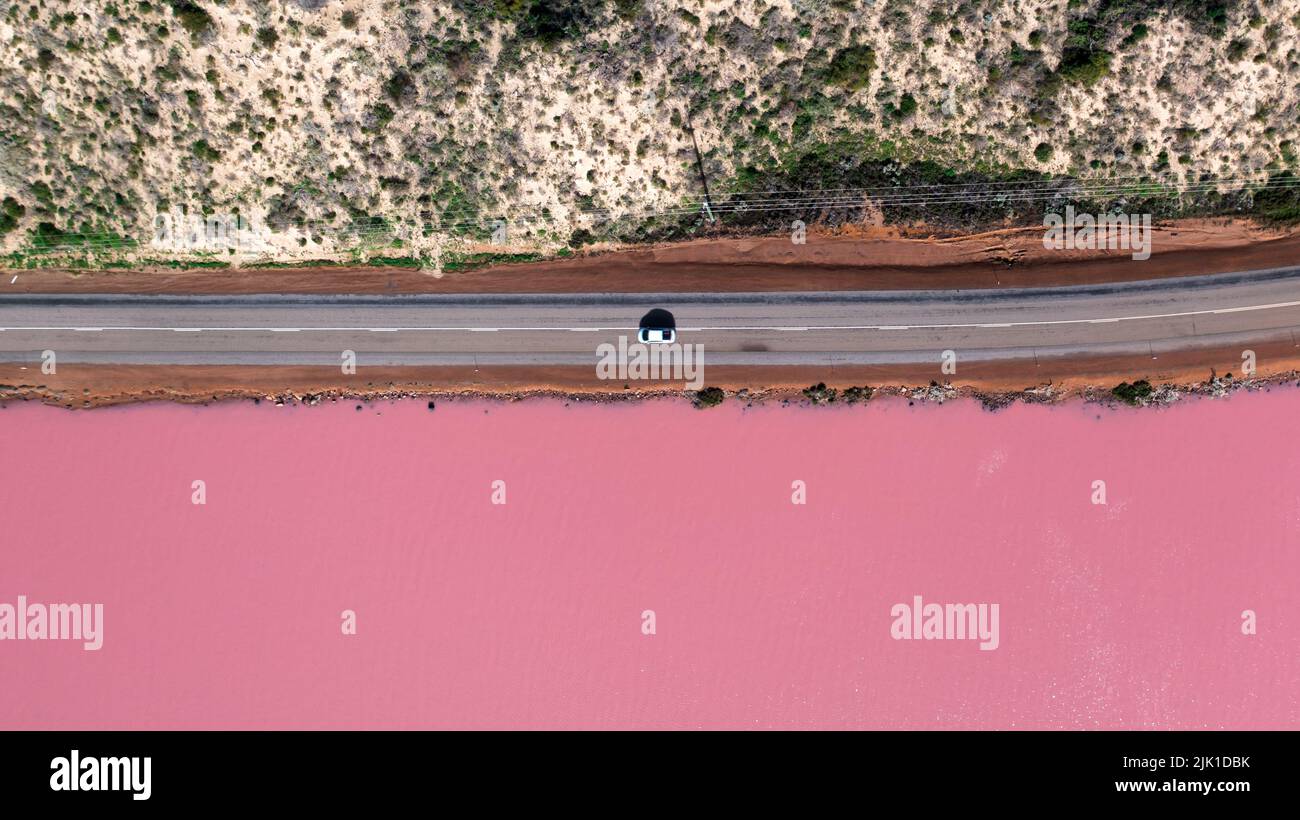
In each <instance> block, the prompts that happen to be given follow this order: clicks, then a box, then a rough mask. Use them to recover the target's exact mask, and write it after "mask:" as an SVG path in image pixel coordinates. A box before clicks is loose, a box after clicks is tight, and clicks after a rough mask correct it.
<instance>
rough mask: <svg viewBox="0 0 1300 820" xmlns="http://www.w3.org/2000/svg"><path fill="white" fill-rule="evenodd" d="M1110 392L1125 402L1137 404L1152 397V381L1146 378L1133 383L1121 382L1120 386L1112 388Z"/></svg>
mask: <svg viewBox="0 0 1300 820" xmlns="http://www.w3.org/2000/svg"><path fill="white" fill-rule="evenodd" d="M1110 392H1111V394H1112V395H1114V396H1115V398H1117V399H1119V400H1120V401H1122V402H1124V403H1125V404H1131V405H1134V406H1136V405H1139V404H1141V403H1142V402H1143V401H1145V400H1146V399H1148V398H1150V397H1151V392H1152V390H1151V382H1149V381H1147V380H1146V379H1140V380H1138V381H1135V382H1133V383H1132V384H1129V383H1128V382H1120V383H1119V385H1118V386H1116V387H1113V388H1111V391H1110Z"/></svg>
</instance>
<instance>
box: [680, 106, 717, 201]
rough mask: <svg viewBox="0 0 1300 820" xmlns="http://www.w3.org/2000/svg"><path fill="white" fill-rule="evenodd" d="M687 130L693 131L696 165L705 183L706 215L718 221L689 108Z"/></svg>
mask: <svg viewBox="0 0 1300 820" xmlns="http://www.w3.org/2000/svg"><path fill="white" fill-rule="evenodd" d="M686 130H687V131H690V132H691V145H692V146H694V147H695V167H696V168H697V169H698V170H699V172H700V183H701V184H703V185H704V216H705V217H707V218H708V220H709V221H710V222H717V219H715V218H714V216H713V208H712V207H711V201H712V197H710V195H709V178H708V176H707V175H706V174H705V173H704V157H703V156H701V155H700V143H699V141H698V140H696V139H695V126H694V125H693V124H692V123H691V112H690V110H689V109H687V111H686Z"/></svg>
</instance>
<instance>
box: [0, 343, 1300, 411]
mask: <svg viewBox="0 0 1300 820" xmlns="http://www.w3.org/2000/svg"><path fill="white" fill-rule="evenodd" d="M1252 349H1253V350H1254V351H1255V353H1256V356H1257V362H1258V364H1257V370H1256V372H1255V373H1254V374H1252V375H1251V376H1249V377H1245V378H1243V377H1242V376H1241V374H1240V372H1239V370H1240V366H1241V361H1242V360H1241V350H1240V348H1239V347H1236V346H1234V347H1231V348H1206V349H1197V350H1184V351H1177V352H1174V353H1166V354H1163V355H1162V356H1161V358H1160V359H1158V360H1152V359H1151V358H1150V357H1147V356H1093V357H1072V358H1059V359H1044V360H1041V361H1040V362H1039V363H1038V364H1037V365H1036V366H1031V367H1030V368H1029V369H1031V370H1033V372H1034V375H1029V374H1027V372H1026V370H1027V367H1026V364H1027V363H1025V362H1019V361H1015V362H1009V361H987V362H970V363H967V364H964V365H962V366H961V370H960V372H959V374H958V375H956V376H951V377H944V376H941V375H939V373H938V369H937V367H935V366H933V365H925V366H920V365H911V364H906V365H842V366H833V367H832V366H809V365H771V366H748V365H716V366H713V367H710V368H708V369H707V371H706V373H705V382H704V384H705V388H706V389H708V388H718V389H720V390H722V391H723V392H724V394H725V397H726V398H725V400H726V401H734V400H738V399H739V400H743V401H746V402H748V403H782V402H785V403H790V402H795V403H822V402H814V401H811V400H810V399H808V398H807V397H806V396H805V392H804V391H805V390H807V389H808V388H811V387H815V386H817V385H824V386H825V388H827V392H826V393H825V394H823V396H825V395H829V391H836V392H837V393H838V394H839V397H838V398H837V399H835V400H834V401H833V402H826V403H841V404H844V403H854V402H853V401H850V400H847V399H846V398H845V397H844V395H843V394H844V391H845V390H847V389H849V388H860V389H861V392H871V393H873V394H874V395H875V396H887V395H894V396H902V397H906V398H908V399H910V400H913V401H917V400H919V401H932V402H937V403H942V402H943V401H947V400H949V399H951V398H958V397H966V398H974V399H977V400H978V401H980V402H981V403H983V404H984V405H985V406H988V407H1000V406H1005V405H1007V404H1010V403H1012V402H1016V401H1027V402H1034V403H1056V402H1064V401H1071V400H1083V401H1103V402H1112V401H1113V402H1117V403H1119V400H1118V399H1117V398H1116V397H1115V396H1114V395H1113V394H1112V393H1111V390H1112V388H1114V387H1115V386H1117V385H1119V384H1120V383H1121V382H1129V383H1134V382H1139V381H1145V382H1148V383H1149V384H1150V385H1151V387H1152V393H1151V396H1150V398H1149V400H1145V401H1142V402H1140V403H1141V404H1167V403H1169V402H1170V401H1173V400H1176V398H1177V397H1179V396H1183V395H1211V396H1219V395H1225V394H1228V393H1234V392H1238V391H1240V390H1243V389H1258V388H1265V387H1271V386H1274V385H1282V384H1286V383H1288V382H1292V381H1297V380H1298V379H1300V348H1297V347H1296V346H1295V345H1294V344H1292V343H1290V342H1286V341H1273V342H1268V343H1262V344H1258V345H1255V346H1254V347H1253V348H1252ZM868 388H869V390H867V389H868ZM466 398H468V399H488V400H495V401H519V400H524V399H532V398H551V399H562V400H568V401H592V402H610V403H612V402H627V401H643V400H649V399H662V398H677V399H680V400H684V401H688V400H695V399H696V391H694V390H690V389H687V388H685V387H684V386H683V385H682V384H680V383H671V382H652V381H642V382H637V381H631V382H618V381H600V380H598V379H597V378H596V373H595V365H594V363H593V365H592V366H591V367H585V366H578V365H565V366H483V367H480V368H474V367H472V366H430V367H384V366H375V367H364V368H360V369H359V370H358V372H357V373H356V374H354V375H348V376H345V375H343V374H341V373H340V371H339V368H337V367H327V366H317V365H281V366H246V365H195V366H183V365H109V364H64V365H60V366H59V369H58V373H57V374H53V375H44V374H41V372H40V367H39V365H38V364H32V365H20V364H17V363H12V362H6V363H0V405H7V404H16V403H22V402H30V401H36V402H39V403H41V404H46V405H50V406H57V407H63V408H66V409H94V408H102V407H112V406H120V405H126V404H136V403H144V402H155V401H168V402H174V403H178V404H202V405H207V404H212V403H214V402H224V401H248V400H254V401H259V402H260V401H268V402H272V403H280V404H290V403H296V404H318V403H320V402H321V401H339V400H348V401H354V400H355V401H361V402H366V401H383V400H389V399H413V400H435V401H436V400H448V399H466ZM865 400H866V399H860V401H865Z"/></svg>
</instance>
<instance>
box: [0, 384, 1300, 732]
mask: <svg viewBox="0 0 1300 820" xmlns="http://www.w3.org/2000/svg"><path fill="white" fill-rule="evenodd" d="M354 406H355V404H354V403H347V404H343V403H340V404H338V405H327V406H318V407H296V408H295V407H284V408H276V407H273V406H269V405H267V404H265V403H263V404H262V405H261V406H253V405H251V404H227V405H219V406H212V407H180V406H166V405H148V406H137V407H128V408H118V409H109V410H96V411H77V412H71V411H65V410H61V409H54V408H47V407H38V406H29V405H21V406H10V407H7V408H5V409H3V410H0V455H2V456H3V461H4V465H5V470H4V484H3V490H2V493H0V527H2V533H3V534H2V535H0V538H2V539H3V540H2V541H0V543H2V544H3V548H2V551H0V556H2V557H0V603H4V602H8V603H11V604H12V603H16V599H17V596H18V595H25V596H27V599H28V600H29V601H35V602H78V603H86V602H97V603H102V604H103V605H104V624H103V632H104V638H103V647H102V649H100V650H98V651H86V650H84V649H83V648H82V646H81V643H80V642H77V641H55V640H47V641H31V640H28V641H16V640H4V641H0V670H3V697H0V728H4V729H56V728H57V729H108V728H136V729H146V728H149V729H181V728H200V729H236V728H475V727H488V728H507V727H523V728H543V727H545V728H615V727H617V728H688V727H689V728H694V727H707V728H744V727H753V728H774V727H775V728H910V729H929V728H968V729H984V728H1017V729H1028V728H1089V729H1091V728H1150V729H1174V728H1291V729H1294V728H1300V594H1298V593H1300V478H1298V476H1300V438H1297V436H1296V435H1295V430H1296V423H1295V422H1296V419H1297V418H1300V391H1297V390H1294V389H1275V390H1273V391H1272V392H1270V393H1267V394H1256V395H1237V396H1235V397H1233V398H1231V399H1228V400H1220V401H1193V402H1189V403H1186V404H1183V405H1180V406H1175V407H1172V408H1169V409H1163V410H1144V411H1135V410H1127V409H1124V410H1113V409H1106V408H1100V407H1097V406H1089V405H1084V404H1081V403H1075V404H1070V405H1065V406H1060V407H1051V408H1047V407H1030V406H1023V405H1018V406H1013V407H1011V408H1008V409H1006V410H1003V411H1000V412H997V413H991V412H988V411H985V410H983V409H982V408H980V407H979V406H978V405H976V404H973V403H960V402H959V403H955V404H953V403H950V404H948V405H945V406H942V407H936V406H916V407H909V406H908V405H907V403H906V402H902V401H888V400H886V401H881V402H878V403H875V402H873V403H872V404H870V405H868V406H865V407H864V406H859V407H852V408H849V407H840V408H794V407H789V408H781V407H755V408H750V409H745V408H743V407H741V406H740V405H738V404H737V403H736V402H734V401H731V400H729V401H728V402H727V403H726V404H724V405H723V406H722V407H719V408H716V409H712V410H708V411H697V410H694V409H692V408H690V407H689V405H687V404H685V403H649V404H640V405H627V406H601V407H597V406H592V405H582V404H573V405H569V406H565V405H564V404H562V403H560V402H553V401H536V402H532V401H530V402H522V403H517V404H491V403H478V402H439V403H438V406H437V409H436V411H433V412H430V411H429V410H428V409H426V407H425V403H424V402H406V403H401V402H399V403H377V404H372V405H367V406H366V407H365V409H364V410H362V411H360V412H358V411H356V410H354ZM196 479H201V480H203V481H204V482H206V494H207V499H206V501H207V503H206V504H204V505H201V506H200V505H195V504H193V503H191V494H192V490H191V482H193V481H194V480H196ZM496 480H501V481H504V482H505V486H506V503H505V504H503V505H494V504H493V503H492V495H493V489H492V483H493V482H494V481H496ZM796 480H799V481H803V482H805V485H806V488H807V489H806V493H807V495H806V498H807V503H806V504H804V505H796V504H793V503H792V500H791V499H792V482H794V481H796ZM1096 480H1102V481H1104V482H1105V483H1106V496H1107V498H1106V501H1107V503H1106V504H1104V505H1101V504H1094V503H1093V496H1094V490H1093V482H1094V481H1096ZM914 595H921V596H923V599H924V600H925V601H927V602H938V603H997V604H998V605H999V609H1000V616H999V646H998V648H997V649H995V650H993V651H982V650H980V649H979V648H978V645H977V643H976V642H973V641H970V640H911V641H909V640H895V639H893V638H892V637H891V624H892V623H893V618H892V617H891V608H892V607H893V606H894V605H895V604H898V603H909V604H910V603H911V602H912V600H913V596H914ZM344 610H352V611H353V612H355V615H356V634H355V635H345V634H343V629H342V628H341V624H342V615H341V613H342V612H343V611H344ZM646 610H653V611H654V613H655V617H654V625H655V631H654V634H644V633H643V628H642V627H643V612H645V611H646ZM1245 610H1251V611H1253V612H1254V613H1255V617H1256V619H1257V634H1253V635H1246V634H1243V631H1242V624H1243V618H1242V613H1243V611H1245Z"/></svg>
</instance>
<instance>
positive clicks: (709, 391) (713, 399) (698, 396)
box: [695, 387, 727, 408]
mask: <svg viewBox="0 0 1300 820" xmlns="http://www.w3.org/2000/svg"><path fill="white" fill-rule="evenodd" d="M726 397H727V394H726V393H724V392H722V388H721V387H706V388H704V389H703V390H698V391H696V393H695V406H696V407H697V408H705V407H717V406H718V405H719V404H722V400H723V399H725V398H726Z"/></svg>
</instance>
